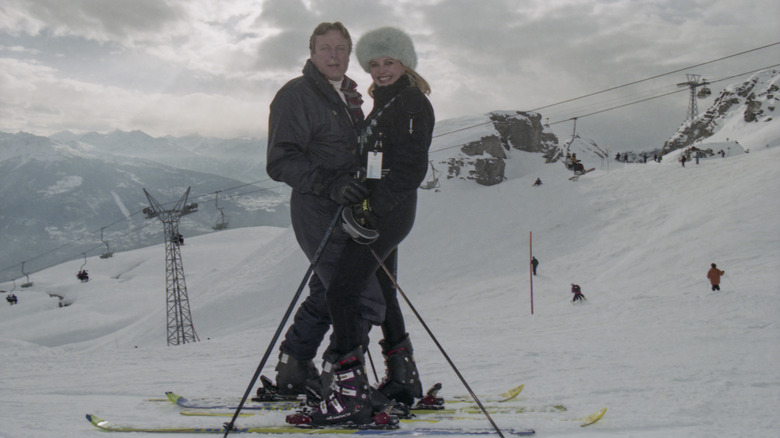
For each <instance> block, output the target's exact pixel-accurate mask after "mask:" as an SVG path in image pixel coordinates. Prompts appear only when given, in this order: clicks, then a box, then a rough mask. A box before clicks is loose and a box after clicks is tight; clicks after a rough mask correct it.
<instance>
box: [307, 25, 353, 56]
mask: <svg viewBox="0 0 780 438" xmlns="http://www.w3.org/2000/svg"><path fill="white" fill-rule="evenodd" d="M332 30H336V31H338V32H339V33H340V34H341V36H343V37H344V38H346V39H347V41H349V53H352V37H351V36H349V31H348V30H347V28H346V27H345V26H344V25H343V24H342V23H341V22H340V21H334V22H333V23H328V22H327V21H326V22H323V23H320V24H318V25H317V27H315V28H314V32H312V33H311V36H310V37H309V52H310V53H311V54H312V55H313V54H314V40H315V39H316V38H317V37H318V36H321V35H325V34H326V33H328V32H330V31H332Z"/></svg>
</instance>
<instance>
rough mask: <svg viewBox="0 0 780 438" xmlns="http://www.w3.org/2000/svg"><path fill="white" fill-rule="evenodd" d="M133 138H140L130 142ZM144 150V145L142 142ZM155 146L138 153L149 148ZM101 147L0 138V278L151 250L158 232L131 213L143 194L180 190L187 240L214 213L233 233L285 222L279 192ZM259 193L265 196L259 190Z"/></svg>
mask: <svg viewBox="0 0 780 438" xmlns="http://www.w3.org/2000/svg"><path fill="white" fill-rule="evenodd" d="M134 136H135V137H137V138H138V139H143V138H144V136H143V135H140V134H137V133H136V134H134ZM141 143H144V142H141ZM153 143H154V142H147V143H145V144H146V146H144V147H141V149H143V150H145V151H147V152H149V151H151V150H154V147H153V146H149V144H153ZM105 147H106V146H105V144H99V143H86V142H82V141H68V142H66V143H62V142H59V141H57V140H55V139H53V138H45V137H38V136H34V135H31V134H26V133H18V134H2V135H0V205H2V207H1V208H0V248H2V251H0V279H1V280H8V279H11V278H16V277H18V276H19V275H20V273H21V272H22V266H21V262H23V261H24V262H25V266H24V270H25V272H27V273H29V272H35V271H38V270H40V269H42V268H44V267H47V266H51V265H52V264H55V263H60V262H62V261H64V260H68V259H73V258H81V257H82V255H81V253H83V252H86V253H87V254H89V255H92V254H95V253H96V252H99V251H103V250H107V248H106V247H105V245H104V244H103V242H101V229H103V230H102V231H103V239H104V240H106V241H108V242H109V247H110V249H111V250H123V249H124V250H127V249H132V248H138V247H141V246H148V245H152V244H155V243H157V242H159V241H160V240H161V239H162V237H161V235H162V224H161V223H159V221H150V220H146V219H145V218H144V216H143V215H141V214H139V213H140V212H141V210H142V209H143V208H144V207H146V206H148V204H149V202H148V200H147V199H146V197H145V195H144V193H143V190H142V189H143V188H146V189H147V190H148V191H149V192H150V193H151V194H152V196H154V197H155V199H156V200H157V201H159V202H160V203H163V204H164V205H166V204H167V203H170V202H175V201H177V200H179V198H181V197H182V196H183V195H184V193H185V191H186V190H187V188H188V187H191V191H190V200H189V201H190V203H191V202H195V203H198V204H199V205H200V209H199V212H198V213H197V214H190V215H188V216H185V217H184V218H183V219H182V222H181V230H182V233H183V234H185V235H186V236H192V235H196V234H202V233H205V232H211V231H213V230H212V227H213V226H214V225H215V224H216V221H217V220H221V215H220V213H219V211H218V210H217V209H216V198H215V194H214V193H215V192H216V191H218V190H225V189H229V188H232V187H241V188H240V189H238V190H233V191H226V192H225V193H222V194H221V196H220V199H219V201H220V205H219V206H220V208H223V211H224V213H225V214H226V215H227V216H228V217H229V218H230V224H231V226H233V227H242V226H257V225H276V226H284V225H286V224H288V223H289V218H288V213H287V207H286V202H287V196H286V193H287V189H286V188H284V187H282V186H280V185H279V184H277V183H275V182H273V181H270V182H266V183H265V184H264V185H253V186H249V187H242V186H245V184H244V183H243V182H242V181H238V180H235V179H230V178H226V177H222V176H218V175H215V174H209V173H202V172H195V171H190V170H182V169H177V168H173V167H170V166H166V165H163V164H160V162H159V161H160V160H157V161H152V160H146V159H142V158H139V157H133V155H139V156H141V155H143V154H136V153H135V152H132V151H133V149H129V152H122V151H114V152H116V153H114V152H111V153H109V152H106V151H105V150H103V148H105ZM263 188H265V190H263Z"/></svg>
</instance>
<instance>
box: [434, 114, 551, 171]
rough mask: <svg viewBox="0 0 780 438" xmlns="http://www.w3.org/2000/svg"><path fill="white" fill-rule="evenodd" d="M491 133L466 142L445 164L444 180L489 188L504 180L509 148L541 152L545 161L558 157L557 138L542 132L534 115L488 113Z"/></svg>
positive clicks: (539, 122)
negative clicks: (465, 182) (492, 131)
mask: <svg viewBox="0 0 780 438" xmlns="http://www.w3.org/2000/svg"><path fill="white" fill-rule="evenodd" d="M489 116H490V121H491V122H492V123H493V127H494V129H495V134H492V135H486V136H483V137H482V138H480V139H479V140H476V141H472V142H469V143H466V144H464V145H462V146H461V147H460V152H459V153H458V154H457V155H456V156H455V157H452V158H449V159H448V160H447V161H446V164H447V178H461V179H468V180H473V181H475V182H477V183H478V184H481V185H485V186H491V185H494V184H498V183H500V182H501V181H503V180H504V169H505V168H506V160H507V159H509V156H510V155H511V154H510V151H511V149H516V150H520V151H525V152H536V153H542V154H544V155H545V157H547V158H548V162H549V161H554V158H553V157H555V156H556V155H559V148H558V138H557V137H556V136H555V134H552V133H549V132H544V127H543V126H542V123H541V119H542V116H541V115H540V114H537V113H525V112H521V111H516V112H493V113H490V115H489Z"/></svg>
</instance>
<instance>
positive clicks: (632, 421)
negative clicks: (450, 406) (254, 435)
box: [0, 147, 780, 438]
mask: <svg viewBox="0 0 780 438" xmlns="http://www.w3.org/2000/svg"><path fill="white" fill-rule="evenodd" d="M513 153H514V154H523V153H522V152H513ZM526 155H527V156H525V157H523V159H517V157H513V160H512V161H511V162H510V163H509V164H508V166H510V167H508V168H507V176H508V177H509V179H508V180H507V181H505V182H504V183H502V184H499V185H496V186H492V187H482V186H478V185H476V184H474V183H470V182H465V181H455V180H450V181H442V183H443V184H442V188H441V190H440V191H421V193H420V201H419V209H418V216H417V223H416V225H415V228H414V230H413V231H412V233H411V235H410V236H409V237H408V238H407V240H406V241H405V242H404V243H403V244H402V246H401V249H400V266H399V279H398V280H399V283H400V285H401V287H402V289H403V291H404V292H405V293H406V295H407V296H408V297H409V299H410V300H411V301H412V303H413V304H414V306H415V308H416V309H417V310H418V311H419V313H420V314H421V315H422V317H423V318H424V319H425V322H426V323H427V324H428V326H429V327H430V328H431V330H432V331H433V332H434V334H435V335H436V337H437V339H438V340H439V341H440V342H441V344H442V345H443V347H444V348H445V349H446V351H447V353H448V354H449V355H450V357H451V358H452V359H453V361H454V362H455V364H456V365H457V366H458V367H459V369H460V370H461V372H462V373H463V375H464V377H465V378H466V379H467V380H468V381H469V383H470V385H471V386H472V388H474V390H475V391H476V392H477V393H479V394H495V393H498V392H503V391H505V390H506V389H508V388H510V387H512V386H515V385H517V384H519V383H524V384H525V389H524V391H523V392H522V394H521V396H520V397H519V402H518V403H520V404H523V405H527V406H531V407H534V406H544V405H547V404H558V403H561V404H564V405H566V407H567V408H568V411H567V412H563V413H560V412H558V413H544V412H536V413H534V412H529V413H524V414H515V415H496V416H495V417H494V419H495V420H496V422H497V423H498V424H499V426H501V427H506V428H524V427H533V428H535V429H536V430H537V435H538V436H540V437H545V438H548V437H569V436H577V437H628V436H630V437H640V438H644V437H702V438H703V437H714V436H729V437H742V436H747V437H769V436H776V430H777V428H778V426H777V424H778V420H779V419H780V418H779V417H780V414H778V413H777V406H778V405H780V373H778V371H777V369H778V368H777V367H778V362H779V361H780V327H779V326H778V316H780V300H778V296H779V293H780V286H779V285H780V269H778V268H780V221H779V220H778V215H779V214H780V198H779V197H778V196H777V193H778V188H780V187H779V186H778V181H780V165H778V163H780V147H763V148H755V147H754V148H752V149H751V151H750V153H748V154H740V155H736V156H731V157H727V158H720V157H717V158H711V159H706V160H701V163H700V164H699V165H696V164H695V163H689V164H687V165H686V167H685V168H682V167H681V166H680V165H679V163H677V162H676V161H674V160H673V159H669V160H665V161H664V162H663V163H661V164H659V163H654V162H650V163H647V164H628V165H624V164H615V163H613V164H612V166H611V169H609V170H608V171H607V170H604V169H600V168H597V170H596V171H594V172H591V173H589V174H588V175H586V176H583V177H582V178H580V180H579V181H577V182H572V181H568V179H567V178H568V176H570V174H569V173H568V172H567V171H565V169H564V168H563V166H562V165H560V164H552V165H545V164H543V163H542V159H541V158H540V157H539V156H538V155H533V154H526ZM537 177H540V178H541V179H542V181H543V185H542V186H541V187H532V184H533V182H534V181H535V180H536V178H537ZM160 230H162V225H161V224H160ZM530 233H533V234H532V238H533V254H534V255H535V256H536V258H537V259H539V261H540V262H541V264H540V266H539V269H538V275H537V276H536V277H534V278H533V296H534V303H533V309H534V313H533V315H531V302H530V286H531V282H530V276H529V266H528V262H529V259H530V254H529V237H530ZM161 234H162V233H161ZM161 239H162V238H161ZM181 250H182V257H183V264H184V270H185V273H186V282H187V287H188V291H189V298H190V305H191V308H192V318H193V322H194V326H195V329H196V331H197V333H198V335H199V337H200V342H197V343H191V344H186V345H181V346H175V347H168V346H166V345H165V343H166V327H165V323H166V320H165V277H164V268H165V263H164V250H163V246H162V244H161V245H158V246H155V247H150V248H145V249H139V250H135V251H131V252H122V253H116V254H115V255H114V257H113V258H110V259H100V258H98V257H97V256H94V257H88V259H87V265H86V266H85V269H87V270H88V271H89V274H90V278H91V281H89V282H88V283H83V284H82V283H80V282H79V281H78V280H77V279H76V277H75V274H76V272H77V271H78V269H79V267H80V266H81V264H82V263H83V260H77V261H72V262H68V263H65V264H62V265H59V266H55V267H52V268H50V269H47V270H45V271H42V272H37V273H35V274H33V275H32V276H31V278H30V279H31V280H32V281H33V283H34V284H33V286H32V287H31V288H28V289H20V288H19V287H18V286H17V289H16V290H15V291H14V292H15V293H16V295H17V296H18V298H19V304H18V305H16V306H13V307H12V306H8V305H6V303H5V302H3V303H2V305H0V333H2V337H0V364H2V369H3V373H2V378H1V380H0V406H1V407H0V437H2V438H18V437H25V438H27V437H60V438H75V437H91V436H93V437H101V436H103V437H104V436H105V433H103V432H100V431H98V430H95V429H94V428H93V427H92V426H91V425H90V424H88V423H87V421H86V420H85V419H84V414H86V413H88V412H90V413H95V414H97V415H99V416H101V417H104V418H106V419H110V420H112V421H115V422H119V423H122V422H124V423H129V424H142V425H167V426H172V425H195V424H198V425H204V426H214V427H218V426H220V425H221V424H222V422H224V421H227V420H226V419H224V418H192V417H183V416H180V415H179V414H178V412H179V408H177V407H175V406H172V405H170V404H167V403H162V402H150V401H148V399H149V398H159V397H164V392H165V391H176V392H178V393H181V394H183V395H186V396H188V397H199V396H229V397H235V398H239V397H240V396H241V395H242V394H243V392H244V390H245V389H246V386H247V384H248V383H249V380H250V378H251V376H252V374H253V372H254V371H255V368H256V367H257V364H258V363H259V361H260V358H261V357H262V354H263V353H264V352H265V350H266V348H267V346H268V344H269V342H270V340H271V338H272V335H273V333H274V330H275V329H276V327H277V325H278V324H279V322H280V320H281V317H282V314H283V312H284V310H285V308H286V307H287V306H288V304H289V303H290V300H291V299H292V296H293V294H294V292H295V289H296V288H297V287H298V284H299V283H300V281H301V278H302V276H303V275H304V273H305V271H306V268H307V263H306V260H305V259H304V257H303V256H302V254H301V252H300V250H299V249H298V246H297V244H296V242H295V239H294V237H293V235H292V232H291V230H290V229H281V228H244V229H230V230H226V231H221V232H216V233H212V234H209V235H204V236H200V237H196V238H187V239H186V241H185V245H184V246H183V247H182V249H181ZM713 262H715V263H717V264H718V267H719V268H721V269H724V270H725V271H726V277H725V278H724V283H723V284H722V291H721V292H715V293H713V292H711V291H710V287H709V283H708V281H707V279H706V278H705V274H706V272H707V270H708V269H709V266H710V263H713ZM23 280H24V279H23ZM571 283H578V284H580V285H581V286H582V290H583V293H584V294H585V296H586V297H587V299H588V301H587V303H585V304H583V305H572V304H571V303H570V302H569V300H570V298H571V293H570V292H569V290H570V284H571ZM18 284H21V282H20V281H17V285H18ZM12 287H13V285H12V284H10V283H4V284H0V289H3V290H10V289H11V288H12ZM47 292H51V293H55V294H59V295H61V296H63V297H64V298H65V299H66V300H67V301H68V302H72V305H70V306H68V307H62V308H60V307H58V301H59V300H58V299H57V298H56V297H55V298H52V297H50V296H49V295H48V294H47ZM3 296H4V294H3ZM402 307H403V308H404V309H405V310H408V308H407V307H406V305H405V304H403V303H402ZM406 314H407V324H408V329H409V331H410V333H411V336H412V340H413V343H414V346H415V354H416V358H417V362H418V366H419V369H420V371H421V374H422V377H423V384H424V385H426V386H427V385H431V384H433V383H435V382H437V381H441V382H443V383H444V393H445V394H448V395H454V394H464V393H466V390H465V389H464V388H463V386H462V385H461V383H460V381H459V380H458V378H457V376H456V375H455V373H454V372H453V371H452V370H451V369H450V367H449V365H448V364H447V362H446V361H445V360H444V358H443V356H442V355H441V354H440V353H439V351H438V349H437V348H436V346H435V344H434V343H433V341H432V340H431V339H430V338H429V337H428V335H427V334H426V332H425V331H424V330H423V328H422V326H421V324H420V323H419V322H417V321H416V319H415V318H414V316H413V314H412V313H411V312H408V311H407V312H406ZM377 332H378V331H377ZM378 340H379V339H378V338H376V335H375V337H374V338H372V355H373V357H374V360H380V359H379V358H381V355H380V351H379V347H378V344H377V343H376V342H377V341H378ZM275 363H276V353H274V354H273V355H272V356H271V361H270V363H269V364H268V365H267V366H266V367H265V374H267V375H273V367H274V366H275ZM377 367H378V368H379V370H378V372H379V373H380V377H381V372H382V365H381V364H377ZM604 406H606V407H608V408H609V410H608V412H607V414H606V416H605V417H604V418H603V419H602V420H601V421H600V422H599V423H597V424H595V425H593V426H590V427H588V428H584V429H583V428H580V427H578V426H577V424H576V423H574V422H570V421H561V420H565V419H573V418H576V417H581V416H584V415H586V414H588V413H591V412H593V411H595V410H597V409H599V408H601V407H604ZM282 421H283V414H273V415H268V416H266V417H262V418H257V419H240V420H239V424H245V425H250V422H251V425H254V424H274V423H280V422H282ZM472 423H474V426H475V427H481V428H484V427H489V425H488V423H487V422H486V421H474V422H472ZM443 426H446V423H445V424H443ZM773 431H774V432H773ZM133 436H135V435H133Z"/></svg>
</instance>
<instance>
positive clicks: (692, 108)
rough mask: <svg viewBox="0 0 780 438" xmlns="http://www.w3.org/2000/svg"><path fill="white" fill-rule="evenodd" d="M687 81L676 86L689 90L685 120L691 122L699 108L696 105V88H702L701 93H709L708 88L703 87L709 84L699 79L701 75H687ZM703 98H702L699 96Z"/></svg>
mask: <svg viewBox="0 0 780 438" xmlns="http://www.w3.org/2000/svg"><path fill="white" fill-rule="evenodd" d="M686 76H687V77H688V80H687V81H686V82H680V83H679V84H677V86H678V87H688V88H690V89H691V97H690V99H689V102H688V117H687V118H686V119H685V120H686V121H687V120H693V119H695V118H696V115H698V114H699V108H698V105H697V104H696V97H697V96H696V88H698V87H704V88H703V89H702V91H704V90H707V92H708V93H709V88H707V87H705V85H708V84H709V82H707V80H706V79H701V75H694V74H690V73H689V74H687V75H686ZM700 97H704V96H700Z"/></svg>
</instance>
